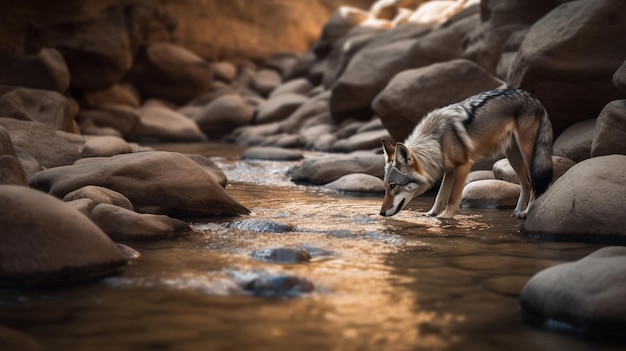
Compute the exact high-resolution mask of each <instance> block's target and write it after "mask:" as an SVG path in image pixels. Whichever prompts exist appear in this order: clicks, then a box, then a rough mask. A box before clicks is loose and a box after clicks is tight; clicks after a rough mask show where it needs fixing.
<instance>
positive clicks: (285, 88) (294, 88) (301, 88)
mask: <svg viewBox="0 0 626 351" xmlns="http://www.w3.org/2000/svg"><path fill="white" fill-rule="evenodd" d="M311 90H313V84H311V82H309V80H308V79H305V78H297V79H293V80H290V81H288V82H286V83H283V84H281V85H279V86H277V87H276V88H274V90H272V92H271V93H270V95H269V99H270V100H271V99H274V98H277V97H279V96H281V95H284V94H296V95H303V96H306V95H308V94H309V93H310V92H311Z"/></svg>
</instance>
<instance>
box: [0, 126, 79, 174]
mask: <svg viewBox="0 0 626 351" xmlns="http://www.w3.org/2000/svg"><path fill="white" fill-rule="evenodd" d="M0 126H3V127H4V128H5V129H6V130H7V131H8V132H9V135H10V136H11V141H12V142H13V146H14V147H15V151H16V153H17V156H18V158H19V159H20V161H21V160H23V159H26V160H27V161H32V160H34V161H35V162H37V163H39V164H40V165H41V166H43V167H46V168H51V167H58V166H63V165H70V164H72V163H74V161H76V160H78V159H79V158H81V156H80V149H81V148H82V143H72V142H70V141H68V140H67V139H66V138H64V137H63V136H61V135H60V134H58V133H55V131H54V130H53V129H52V128H50V127H48V126H46V125H44V124H41V123H38V122H26V121H19V120H16V119H12V118H0ZM24 169H25V170H26V171H27V174H28V173H29V172H28V170H29V169H32V168H31V167H27V166H26V165H25V166H24Z"/></svg>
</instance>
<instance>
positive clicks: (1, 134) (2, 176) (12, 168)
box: [0, 126, 28, 186]
mask: <svg viewBox="0 0 626 351" xmlns="http://www.w3.org/2000/svg"><path fill="white" fill-rule="evenodd" d="M0 184H14V185H25V186H28V181H27V180H26V172H25V171H24V167H22V164H21V163H20V161H19V160H18V159H17V154H16V153H15V149H14V148H13V143H12V142H11V136H10V135H9V132H8V131H7V130H6V129H5V128H4V127H2V126H0Z"/></svg>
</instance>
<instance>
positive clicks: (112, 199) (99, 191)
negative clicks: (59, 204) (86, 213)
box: [63, 185, 135, 211]
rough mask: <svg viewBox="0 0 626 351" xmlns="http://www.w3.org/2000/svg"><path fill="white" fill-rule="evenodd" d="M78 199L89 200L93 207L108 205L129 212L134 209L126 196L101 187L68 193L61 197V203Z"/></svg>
mask: <svg viewBox="0 0 626 351" xmlns="http://www.w3.org/2000/svg"><path fill="white" fill-rule="evenodd" d="M79 199H89V200H91V201H93V203H94V206H95V205H98V204H110V205H115V206H117V207H121V208H125V209H127V210H130V211H134V209H135V208H134V207H133V204H132V203H131V202H130V200H128V198H126V196H124V195H122V194H120V193H118V192H117V191H114V190H111V189H107V188H104V187H101V186H95V185H86V186H84V187H82V188H79V189H76V190H74V191H72V192H70V193H68V194H67V195H65V196H64V197H63V201H74V200H79Z"/></svg>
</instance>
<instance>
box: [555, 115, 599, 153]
mask: <svg viewBox="0 0 626 351" xmlns="http://www.w3.org/2000/svg"><path fill="white" fill-rule="evenodd" d="M595 126H596V119H595V118H594V119H589V120H586V121H580V122H576V123H574V124H572V125H571V126H569V127H567V129H565V130H564V131H563V133H561V135H559V136H558V137H557V138H556V140H554V150H553V153H554V154H555V155H558V156H564V157H567V158H569V159H570V160H573V161H575V162H580V161H582V160H586V159H588V158H589V157H591V144H592V142H593V138H594V135H595V132H594V131H595Z"/></svg>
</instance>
